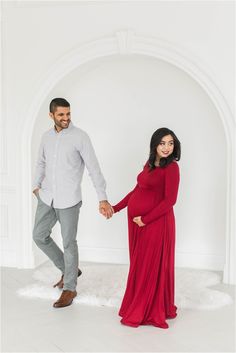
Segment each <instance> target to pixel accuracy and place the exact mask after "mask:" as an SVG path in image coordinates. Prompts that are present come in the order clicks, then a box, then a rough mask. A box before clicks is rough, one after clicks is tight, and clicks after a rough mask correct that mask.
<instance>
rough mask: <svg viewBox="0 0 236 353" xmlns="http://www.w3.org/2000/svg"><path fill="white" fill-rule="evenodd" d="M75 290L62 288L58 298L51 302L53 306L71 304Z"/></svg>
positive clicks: (61, 306) (62, 306)
mask: <svg viewBox="0 0 236 353" xmlns="http://www.w3.org/2000/svg"><path fill="white" fill-rule="evenodd" d="M76 295H77V292H76V291H71V290H63V292H62V293H61V296H60V298H59V299H58V300H57V301H56V302H55V303H54V304H53V306H54V308H64V307H65V306H69V305H71V304H72V302H73V299H74V298H75V297H76Z"/></svg>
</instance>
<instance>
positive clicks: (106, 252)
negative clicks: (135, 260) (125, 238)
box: [79, 247, 129, 264]
mask: <svg viewBox="0 0 236 353" xmlns="http://www.w3.org/2000/svg"><path fill="white" fill-rule="evenodd" d="M79 259H80V261H88V262H99V263H114V264H128V263H129V254H128V250H127V249H112V248H94V247H79Z"/></svg>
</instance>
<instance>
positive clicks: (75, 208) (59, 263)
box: [33, 98, 113, 308]
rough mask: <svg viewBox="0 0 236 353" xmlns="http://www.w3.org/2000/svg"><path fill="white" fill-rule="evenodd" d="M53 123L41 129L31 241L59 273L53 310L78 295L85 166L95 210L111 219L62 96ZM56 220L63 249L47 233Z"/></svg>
mask: <svg viewBox="0 0 236 353" xmlns="http://www.w3.org/2000/svg"><path fill="white" fill-rule="evenodd" d="M49 109H50V113H49V115H50V117H51V119H52V120H53V121H54V127H53V128H52V129H50V130H49V131H47V132H45V133H44V135H43V137H42V140H41V144H40V148H39V156H38V161H37V165H36V172H35V179H34V187H33V193H34V194H35V195H36V197H37V198H38V206H37V211H36V215H35V225H34V230H33V239H34V241H35V243H36V244H37V246H38V247H39V248H40V249H41V250H42V251H43V252H44V253H45V254H46V255H47V256H48V257H49V259H50V260H51V261H52V262H53V263H54V264H55V265H56V267H57V268H58V269H59V270H60V271H61V273H62V276H61V279H60V281H59V282H58V283H56V284H55V285H54V287H56V286H57V287H59V288H63V291H62V294H61V296H60V298H59V299H58V300H57V301H56V302H55V303H54V304H53V306H54V307H55V308H60V307H65V306H68V305H70V304H72V302H73V299H74V297H75V296H76V295H77V293H76V285H77V277H78V276H80V275H81V273H82V272H81V271H80V269H79V268H78V246H77V241H76V234H77V224H78V218H79V211H80V207H81V205H82V201H81V180H82V176H83V172H84V166H85V165H86V168H87V169H88V171H89V174H90V176H91V178H92V181H93V184H94V187H95V189H96V192H97V195H98V199H99V211H100V213H102V214H103V215H104V216H105V217H106V218H110V217H111V216H112V214H113V209H112V207H111V205H110V204H109V203H108V201H107V196H106V192H105V188H106V182H105V180H104V177H103V175H102V173H101V170H100V167H99V164H98V161H97V158H96V155H95V152H94V149H93V147H92V144H91V142H90V139H89V137H88V135H87V134H86V132H84V131H83V130H81V129H79V128H77V127H75V126H74V125H73V124H72V122H71V116H70V104H69V103H68V102H67V101H66V100H65V99H64V98H55V99H53V100H52V101H51V103H50V107H49ZM57 221H59V223H60V226H61V234H62V239H63V248H64V253H63V252H62V251H61V249H60V248H59V247H58V246H57V245H56V243H55V242H54V241H53V240H52V238H51V237H50V234H51V232H52V228H53V227H54V225H55V224H56V222H57Z"/></svg>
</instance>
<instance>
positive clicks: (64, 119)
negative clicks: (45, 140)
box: [49, 107, 71, 131]
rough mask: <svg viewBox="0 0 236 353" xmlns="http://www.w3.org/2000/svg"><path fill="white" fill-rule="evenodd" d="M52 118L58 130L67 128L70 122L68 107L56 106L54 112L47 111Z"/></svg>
mask: <svg viewBox="0 0 236 353" xmlns="http://www.w3.org/2000/svg"><path fill="white" fill-rule="evenodd" d="M49 115H50V117H51V118H52V119H53V120H54V123H55V126H56V129H57V130H58V131H60V130H62V129H67V128H68V126H69V124H70V121H71V120H70V107H57V109H56V111H55V112H54V113H49Z"/></svg>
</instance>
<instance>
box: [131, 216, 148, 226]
mask: <svg viewBox="0 0 236 353" xmlns="http://www.w3.org/2000/svg"><path fill="white" fill-rule="evenodd" d="M133 222H134V223H136V224H137V225H138V226H139V227H144V226H145V224H144V223H143V222H142V220H141V216H138V217H134V218H133Z"/></svg>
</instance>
